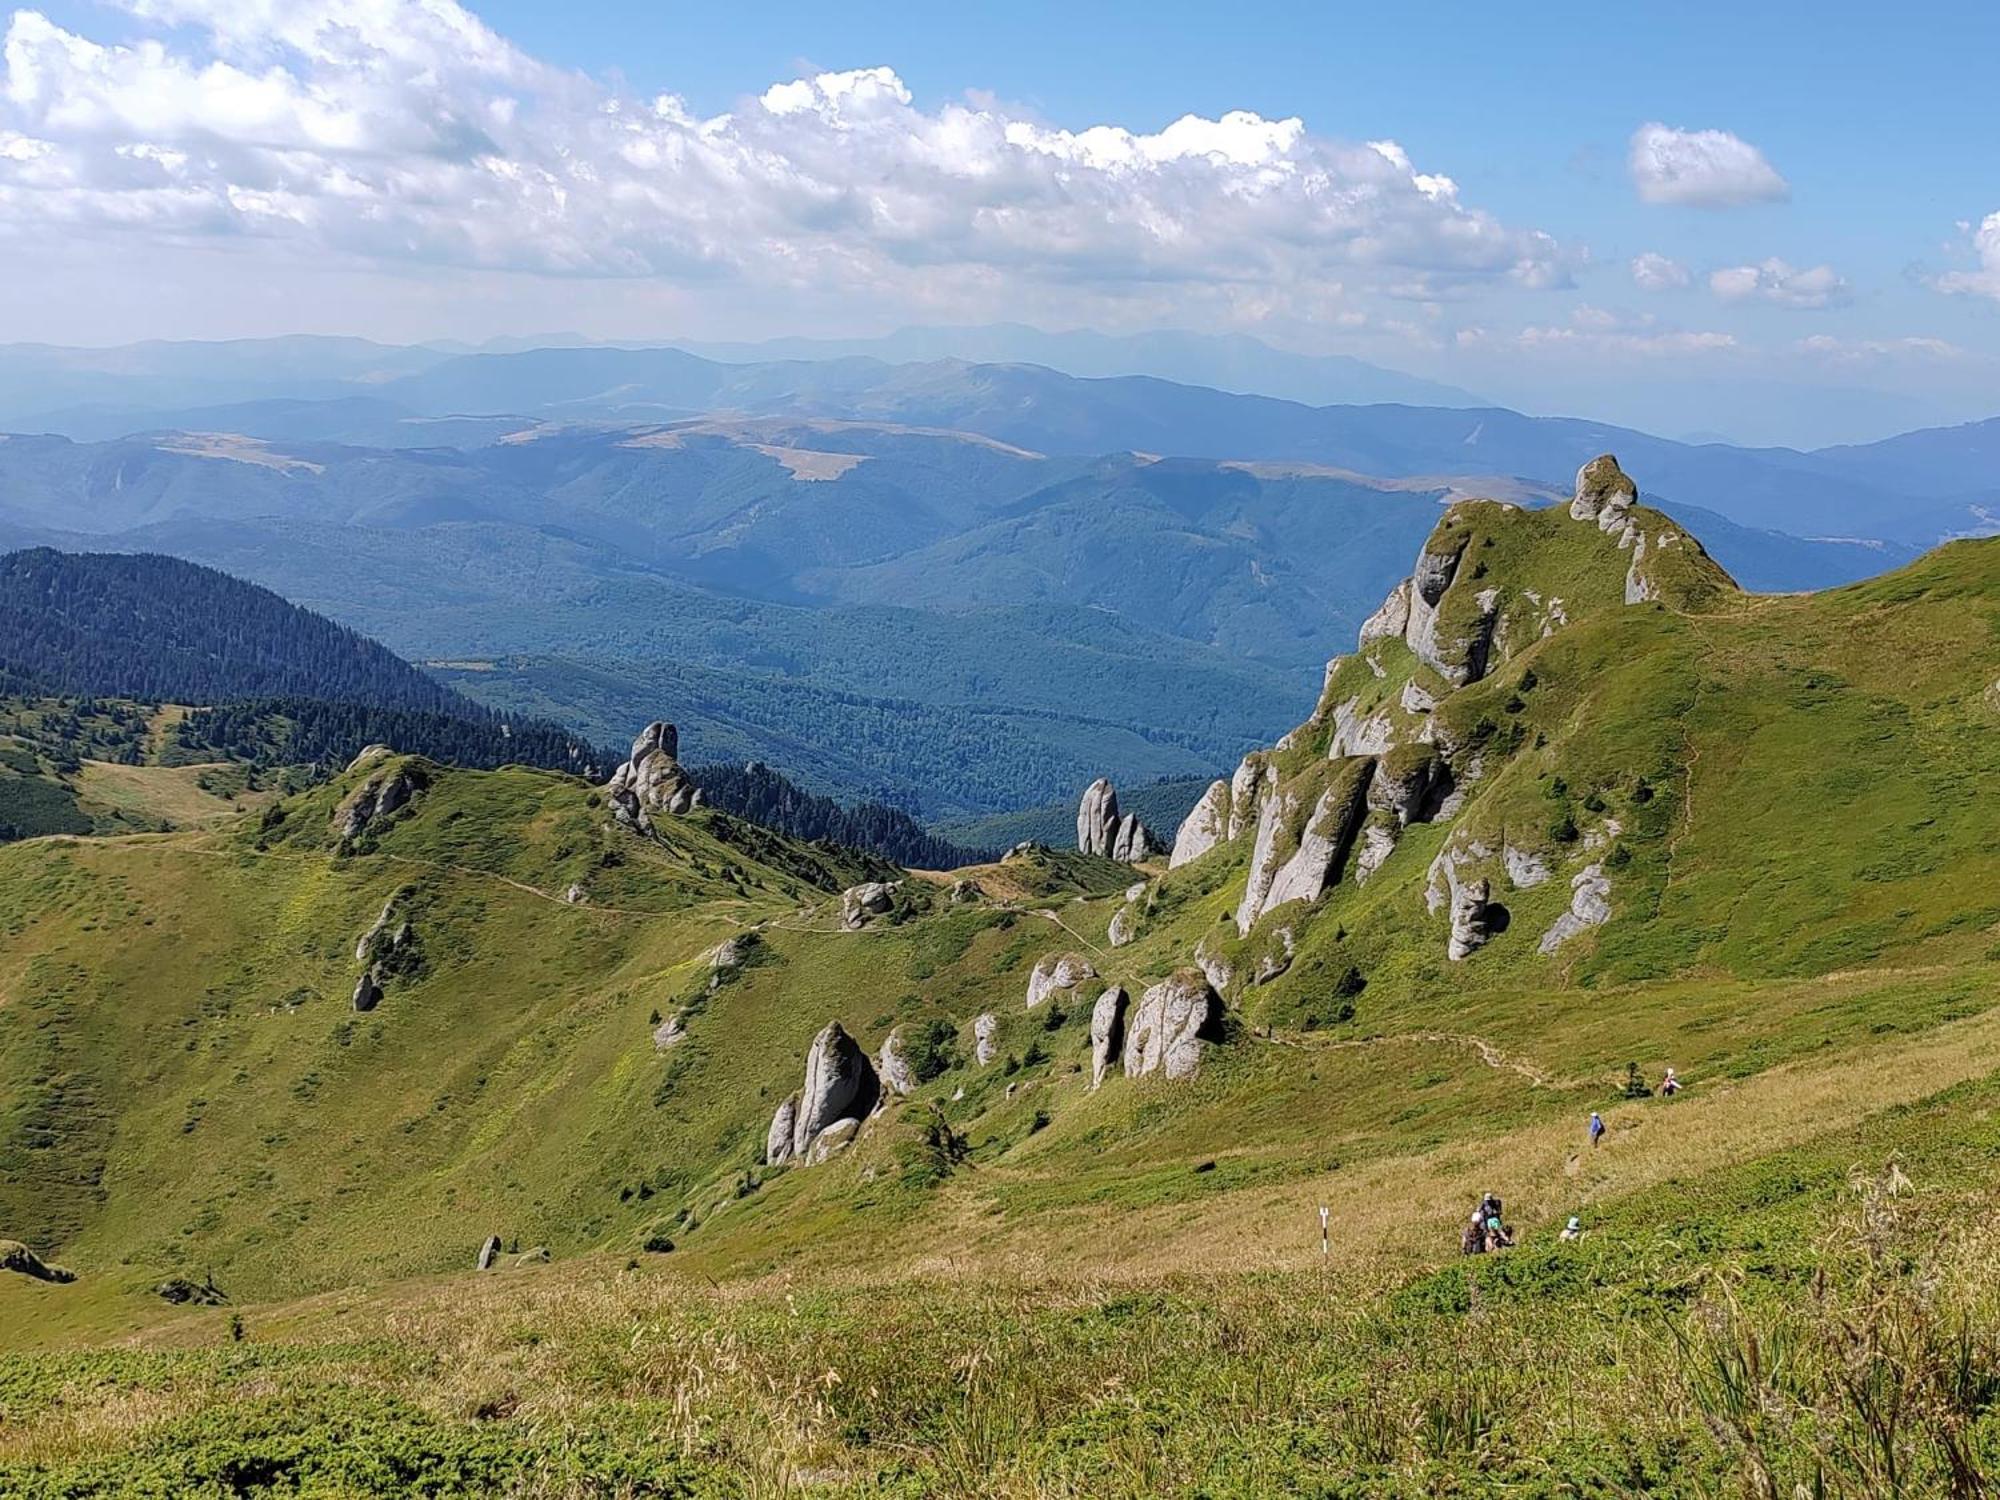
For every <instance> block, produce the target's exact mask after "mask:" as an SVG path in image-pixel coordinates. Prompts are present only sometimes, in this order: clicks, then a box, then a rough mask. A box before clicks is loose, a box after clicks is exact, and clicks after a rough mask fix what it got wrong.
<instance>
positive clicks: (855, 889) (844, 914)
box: [840, 880, 897, 932]
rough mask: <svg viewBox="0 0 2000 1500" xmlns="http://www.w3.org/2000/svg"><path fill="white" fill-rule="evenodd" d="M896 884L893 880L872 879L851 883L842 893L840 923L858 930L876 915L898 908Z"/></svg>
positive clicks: (849, 929)
mask: <svg viewBox="0 0 2000 1500" xmlns="http://www.w3.org/2000/svg"><path fill="white" fill-rule="evenodd" d="M896 886H897V882H895V881H892V880H870V881H865V882H863V883H862V884H860V885H851V886H849V887H848V888H847V889H846V890H844V891H842V892H841V893H840V925H841V926H842V927H844V928H846V929H847V930H848V931H849V932H858V931H860V930H861V929H862V928H863V927H866V926H867V925H868V924H869V922H870V921H872V920H873V919H874V918H876V917H882V916H887V915H888V914H889V913H890V912H892V911H894V910H895V909H896Z"/></svg>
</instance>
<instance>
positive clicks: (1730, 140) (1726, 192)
mask: <svg viewBox="0 0 2000 1500" xmlns="http://www.w3.org/2000/svg"><path fill="white" fill-rule="evenodd" d="M1627 165H1628V167H1629V168H1630V170H1631V173H1632V185H1633V187H1635V188H1637V189H1638V192H1639V197H1640V198H1641V199H1643V200H1644V201H1645V202H1647V203H1678V204H1691V205H1693V206H1694V207H1697V208H1731V207H1735V206H1736V205H1739V204H1744V203H1771V202H1777V201H1779V200H1781V199H1784V198H1786V197H1789V196H1790V194H1791V189H1790V187H1789V186H1788V185H1787V184H1786V182H1785V179H1784V178H1782V177H1780V176H1779V175H1778V169H1777V168H1776V167H1774V166H1772V165H1771V164H1770V162H1768V161H1766V160H1765V159H1764V153H1763V152H1761V151H1759V150H1758V149H1757V148H1756V147H1755V146H1753V145H1751V144H1750V143H1749V142H1748V141H1746V140H1744V139H1742V138H1741V137H1740V136H1734V135H1731V134H1730V133H1729V132H1728V131H1726V130H1677V129H1675V128H1673V127H1672V126H1668V125H1662V124H1660V123H1658V122H1657V121H1655V122H1653V123H1651V124H1647V125H1641V126H1640V127H1639V128H1638V129H1637V130H1636V131H1634V132H1633V133H1632V146H1631V153H1630V155H1629V157H1628V158H1627Z"/></svg>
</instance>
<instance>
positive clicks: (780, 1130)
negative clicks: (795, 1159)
mask: <svg viewBox="0 0 2000 1500" xmlns="http://www.w3.org/2000/svg"><path fill="white" fill-rule="evenodd" d="M798 1121H799V1096H798V1095H797V1094H793V1095H791V1096H789V1097H788V1098H786V1099H785V1100H784V1101H783V1102H782V1103H780V1104H779V1105H778V1108H777V1112H776V1113H774V1114H773V1115H772V1116H771V1128H770V1129H769V1130H767V1131H766V1132H765V1133H764V1161H765V1162H766V1164H768V1165H770V1166H773V1167H775V1166H778V1165H780V1164H782V1163H784V1162H788V1161H790V1160H791V1159H792V1136H793V1134H794V1133H795V1132H796V1131H797V1129H798Z"/></svg>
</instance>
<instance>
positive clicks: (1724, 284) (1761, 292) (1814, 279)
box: [1708, 256, 1848, 308]
mask: <svg viewBox="0 0 2000 1500" xmlns="http://www.w3.org/2000/svg"><path fill="white" fill-rule="evenodd" d="M1708 287H1709V290H1710V291H1712V292H1714V293H1715V295H1716V296H1718V297H1720V298H1722V300H1723V301H1725V302H1747V301H1751V300H1756V301H1761V302H1774V303H1776V304H1777V305H1778V306H1780V307H1799V308H1821V307H1833V306H1836V305H1838V304H1840V303H1842V302H1845V301H1846V300H1847V298H1848V286H1847V282H1846V280H1845V279H1844V278H1843V277H1842V276H1841V275H1840V274H1839V273H1838V272H1837V271H1835V270H1834V269H1833V267H1832V266H1812V267H1810V268H1808V269H1806V270H1800V269H1799V268H1797V267H1796V266H1792V265H1789V264H1787V263H1786V262H1784V261H1782V260H1779V259H1777V258H1776V257H1775V256H1774V257H1772V258H1771V259H1770V260H1767V261H1764V262H1763V263H1762V264H1760V265H1754V266H1728V267H1725V268H1724V269H1722V270H1720V271H1715V272H1713V273H1711V274H1710V276H1709V278H1708Z"/></svg>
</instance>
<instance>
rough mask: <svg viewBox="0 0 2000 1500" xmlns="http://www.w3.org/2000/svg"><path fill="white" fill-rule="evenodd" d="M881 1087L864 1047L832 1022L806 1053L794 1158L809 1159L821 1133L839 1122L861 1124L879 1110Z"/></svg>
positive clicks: (795, 1121) (795, 1131)
mask: <svg viewBox="0 0 2000 1500" xmlns="http://www.w3.org/2000/svg"><path fill="white" fill-rule="evenodd" d="M880 1092H881V1084H880V1083H879V1082H878V1080H877V1079H876V1076H875V1069H874V1068H873V1067H872V1066H871V1065H870V1064H869V1061H868V1056H867V1054H866V1053H864V1052H863V1051H862V1050H861V1047H860V1044H859V1043H857V1042H856V1041H855V1040H854V1038H853V1037H851V1036H849V1035H848V1034H847V1032H846V1031H845V1030H844V1029H843V1028H842V1026H841V1024H840V1022H838V1021H829V1022H828V1023H827V1025H826V1028H825V1030H823V1031H821V1032H820V1034H819V1035H818V1036H816V1037H814V1038H813V1044H812V1046H811V1047H810V1048H809V1049H808V1050H807V1052H806V1076H805V1082H804V1084H803V1085H802V1086H801V1087H800V1089H799V1103H798V1113H797V1116H796V1118H795V1119H794V1120H793V1122H792V1154H793V1155H794V1156H807V1155H808V1153H809V1151H810V1148H811V1147H812V1144H813V1142H814V1141H815V1140H816V1139H817V1138H818V1136H819V1134H820V1132H821V1131H823V1130H825V1129H826V1128H827V1127H828V1126H830V1125H832V1124H833V1123H834V1122H835V1121H837V1120H844V1119H855V1120H859V1119H861V1118H862V1117H863V1116H864V1115H866V1114H867V1113H868V1112H869V1111H870V1110H871V1109H873V1108H874V1107H875V1100H876V1097H877V1095H878V1094H879V1093H880Z"/></svg>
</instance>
